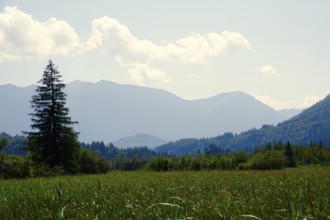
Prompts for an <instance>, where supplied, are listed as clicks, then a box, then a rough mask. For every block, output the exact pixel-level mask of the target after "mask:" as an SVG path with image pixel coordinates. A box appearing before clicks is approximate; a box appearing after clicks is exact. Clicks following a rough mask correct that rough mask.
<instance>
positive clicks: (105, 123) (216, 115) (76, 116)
mask: <svg viewBox="0 0 330 220" xmlns="http://www.w3.org/2000/svg"><path fill="white" fill-rule="evenodd" d="M65 91H66V93H67V95H68V97H67V106H68V107H69V109H70V113H69V114H70V116H71V117H72V119H73V120H74V121H78V122H79V124H78V125H75V129H76V130H77V131H78V132H80V136H79V139H80V140H81V141H84V142H90V141H93V140H95V141H105V142H114V141H115V140H117V139H120V138H123V137H127V136H133V135H136V134H139V133H144V134H148V135H145V138H146V142H145V143H148V140H147V139H149V140H150V139H153V138H154V137H152V138H151V136H149V135H153V136H156V137H158V140H167V141H170V140H178V139H181V138H188V137H189V138H200V137H211V136H216V135H219V134H222V133H224V132H233V133H239V132H242V131H244V130H248V129H250V128H259V127H261V126H262V125H263V124H277V123H279V122H282V121H284V120H286V119H288V118H290V117H291V116H293V115H295V114H297V113H298V112H299V111H297V110H294V111H290V112H288V111H285V112H283V111H282V112H280V111H275V110H274V109H272V108H270V107H269V106H267V105H265V104H263V103H261V102H260V101H258V100H256V99H255V98H254V97H252V96H250V95H248V94H246V93H243V92H232V93H224V94H219V95H216V96H214V97H211V98H206V99H199V100H192V101H189V100H184V99H182V98H180V97H178V96H175V95H173V94H171V93H169V92H166V91H164V90H159V89H152V88H147V87H140V86H134V85H122V84H117V83H113V82H109V81H100V82H98V83H87V82H81V81H75V82H73V83H70V84H68V85H67V87H66V90H65ZM34 92H35V86H29V87H24V88H20V87H16V86H13V85H1V86H0V103H1V107H0V131H3V132H7V133H9V134H11V135H15V134H20V133H21V131H27V130H30V128H29V127H30V124H31V122H30V116H28V113H30V112H31V111H32V109H31V108H30V103H29V101H30V100H31V96H32V95H33V94H34ZM138 138H141V136H138ZM156 139H157V138H154V140H156ZM121 140H123V139H121ZM134 140H136V139H134V138H133V139H132V141H134ZM118 143H119V142H118ZM140 143H141V144H143V141H142V142H141V141H140ZM127 144H129V143H127Z"/></svg>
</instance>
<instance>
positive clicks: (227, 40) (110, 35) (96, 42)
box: [85, 17, 251, 83]
mask: <svg viewBox="0 0 330 220" xmlns="http://www.w3.org/2000/svg"><path fill="white" fill-rule="evenodd" d="M97 48H99V49H101V50H102V51H103V52H105V53H110V54H112V55H114V56H115V57H116V61H117V62H118V63H119V64H120V65H121V66H122V67H126V68H127V71H128V72H129V74H130V75H131V77H132V79H133V80H134V81H137V82H139V83H142V82H146V81H150V82H153V81H155V80H156V79H157V80H156V81H157V82H160V81H162V82H168V81H169V77H167V76H166V74H165V73H164V72H163V71H161V70H157V69H155V68H153V67H152V66H151V63H152V61H171V62H182V63H197V64H205V63H207V61H206V60H207V59H208V58H209V57H214V56H218V55H220V54H226V53H233V52H238V51H242V50H249V49H251V47H250V44H249V42H248V41H247V39H246V38H245V37H244V36H243V35H242V34H240V33H233V32H228V31H224V32H223V33H221V34H219V33H208V34H205V35H201V34H196V33H192V34H190V35H189V36H186V37H183V38H180V39H178V40H176V41H175V42H167V41H163V42H162V43H161V44H155V43H153V42H151V41H149V40H143V39H138V38H136V37H135V36H133V34H132V33H131V32H130V31H129V29H128V28H127V27H126V26H125V25H123V24H121V23H120V22H119V21H118V20H116V19H113V18H109V17H102V18H99V19H95V20H94V21H93V23H92V32H91V35H90V38H89V39H88V41H87V42H86V44H85V49H86V50H91V49H97ZM137 63H138V64H137Z"/></svg>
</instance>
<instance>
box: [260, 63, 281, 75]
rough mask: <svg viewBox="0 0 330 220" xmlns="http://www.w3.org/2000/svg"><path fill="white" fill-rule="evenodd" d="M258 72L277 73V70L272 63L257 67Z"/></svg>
mask: <svg viewBox="0 0 330 220" xmlns="http://www.w3.org/2000/svg"><path fill="white" fill-rule="evenodd" d="M258 70H259V72H261V73H264V74H273V75H274V74H277V70H276V69H275V68H274V67H273V66H272V65H264V66H262V67H259V69H258Z"/></svg>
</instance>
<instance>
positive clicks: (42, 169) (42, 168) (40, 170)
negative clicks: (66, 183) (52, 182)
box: [32, 163, 64, 177]
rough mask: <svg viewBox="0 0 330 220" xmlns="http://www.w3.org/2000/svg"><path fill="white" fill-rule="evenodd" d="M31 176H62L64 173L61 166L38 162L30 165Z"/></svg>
mask: <svg viewBox="0 0 330 220" xmlns="http://www.w3.org/2000/svg"><path fill="white" fill-rule="evenodd" d="M32 168H33V169H32V176H33V177H50V176H62V175H63V174H64V169H63V167H60V166H55V167H52V168H51V167H49V166H48V165H47V164H44V163H40V164H39V163H38V164H34V165H33V166H32Z"/></svg>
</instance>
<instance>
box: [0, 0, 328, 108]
mask: <svg viewBox="0 0 330 220" xmlns="http://www.w3.org/2000/svg"><path fill="white" fill-rule="evenodd" d="M329 10H330V1H327V0H318V1H310V0H289V1H283V0H277V1H275V0H273V1H270V0H249V1H238V0H233V1H223V0H208V1H191V0H190V1H188V0H180V1H174V0H168V1H154V0H141V1H133V0H122V1H112V0H95V1H84V2H83V3H82V1H78V0H70V1H64V0H57V1H47V0H31V1H23V0H10V1H9V0H0V85H3V84H14V85H17V86H21V87H23V86H28V85H31V84H35V83H36V82H37V81H38V80H39V79H40V78H41V76H42V72H43V69H44V68H45V66H46V65H47V62H48V60H49V59H52V60H53V62H54V63H55V64H56V65H57V66H58V68H59V70H60V72H61V74H62V75H63V79H64V81H65V82H66V83H69V82H72V81H75V80H81V81H87V82H98V81H100V80H109V81H113V82H117V83H122V84H133V85H140V86H147V87H152V88H159V89H163V90H166V91H169V92H171V93H173V94H175V95H178V96H180V97H182V98H184V99H188V100H191V99H200V98H207V97H211V96H214V95H217V94H219V93H224V92H232V91H243V92H246V93H248V94H250V95H253V96H254V97H255V98H257V99H259V100H260V101H262V102H264V103H265V104H267V105H269V106H271V107H273V108H274V109H286V108H306V107H309V106H311V105H312V104H314V103H315V102H317V101H319V100H321V99H322V98H324V97H325V96H326V95H327V94H329V93H330V86H329V84H328V83H329V82H330V72H329V69H330V44H329V40H330V13H329Z"/></svg>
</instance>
